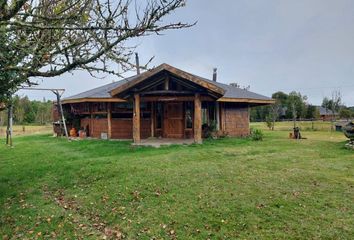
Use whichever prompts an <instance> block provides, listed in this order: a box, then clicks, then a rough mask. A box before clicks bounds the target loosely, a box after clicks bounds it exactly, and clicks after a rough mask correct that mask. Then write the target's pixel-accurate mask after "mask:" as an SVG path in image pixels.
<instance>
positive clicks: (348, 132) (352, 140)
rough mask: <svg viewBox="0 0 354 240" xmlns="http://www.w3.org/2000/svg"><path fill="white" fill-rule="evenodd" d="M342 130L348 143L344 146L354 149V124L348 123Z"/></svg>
mask: <svg viewBox="0 0 354 240" xmlns="http://www.w3.org/2000/svg"><path fill="white" fill-rule="evenodd" d="M342 129H343V133H344V135H345V136H346V137H347V138H349V143H348V144H346V146H347V147H350V148H353V149H354V122H349V123H348V124H347V125H345V126H344V127H343V128H342Z"/></svg>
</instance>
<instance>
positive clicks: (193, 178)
mask: <svg viewBox="0 0 354 240" xmlns="http://www.w3.org/2000/svg"><path fill="white" fill-rule="evenodd" d="M287 136H288V134H287V132H285V131H274V132H270V131H266V132H265V140H264V141H262V142H254V141H251V140H249V139H232V138H227V139H221V140H213V141H212V140H210V141H209V140H207V141H205V142H204V144H203V145H190V146H171V147H162V148H159V149H153V148H147V147H140V148H139V147H132V146H131V145H130V142H120V141H99V140H84V141H73V142H67V141H65V139H57V138H52V137H50V136H49V135H34V136H18V137H15V139H14V142H15V147H14V148H13V149H10V148H8V147H6V146H4V145H0V213H1V214H0V233H1V235H0V238H1V236H2V237H3V238H4V239H6V238H12V239H16V238H20V239H35V238H42V239H48V238H50V239H55V238H57V239H65V238H67V239H102V238H114V237H122V236H124V237H125V239H154V238H155V239H208V238H209V239H236V238H242V239H285V238H286V239H353V238H354V229H353V226H354V205H353V200H354V152H353V151H350V150H348V149H345V148H344V143H345V141H346V140H345V138H344V137H343V136H342V134H341V133H337V132H333V133H331V132H321V131H314V132H303V136H305V137H307V138H308V139H307V140H290V139H288V138H287ZM1 140H3V139H1Z"/></svg>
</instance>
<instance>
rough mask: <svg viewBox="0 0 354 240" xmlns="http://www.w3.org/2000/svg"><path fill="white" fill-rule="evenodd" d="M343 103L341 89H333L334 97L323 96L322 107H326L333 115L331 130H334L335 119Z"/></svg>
mask: <svg viewBox="0 0 354 240" xmlns="http://www.w3.org/2000/svg"><path fill="white" fill-rule="evenodd" d="M341 105H342V94H341V92H340V91H333V92H332V97H331V99H329V98H328V97H325V98H323V101H322V107H324V108H325V109H326V112H327V113H330V115H331V123H332V124H331V130H332V131H333V130H334V121H335V118H336V114H338V112H339V111H340V108H341Z"/></svg>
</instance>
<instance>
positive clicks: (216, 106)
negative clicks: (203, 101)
mask: <svg viewBox="0 0 354 240" xmlns="http://www.w3.org/2000/svg"><path fill="white" fill-rule="evenodd" d="M215 120H216V130H220V109H219V103H218V102H215Z"/></svg>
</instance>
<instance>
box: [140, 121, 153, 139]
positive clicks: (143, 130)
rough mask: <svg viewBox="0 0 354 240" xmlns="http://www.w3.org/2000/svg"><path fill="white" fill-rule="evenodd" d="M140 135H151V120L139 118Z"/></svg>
mask: <svg viewBox="0 0 354 240" xmlns="http://www.w3.org/2000/svg"><path fill="white" fill-rule="evenodd" d="M140 137H141V138H143V139H144V138H149V137H151V120H150V119H141V120H140Z"/></svg>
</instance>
